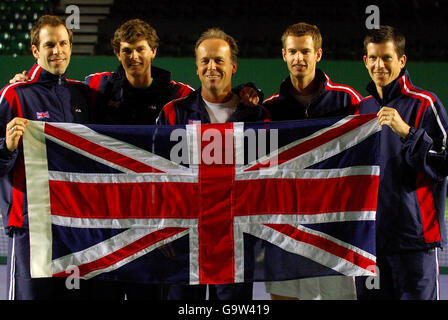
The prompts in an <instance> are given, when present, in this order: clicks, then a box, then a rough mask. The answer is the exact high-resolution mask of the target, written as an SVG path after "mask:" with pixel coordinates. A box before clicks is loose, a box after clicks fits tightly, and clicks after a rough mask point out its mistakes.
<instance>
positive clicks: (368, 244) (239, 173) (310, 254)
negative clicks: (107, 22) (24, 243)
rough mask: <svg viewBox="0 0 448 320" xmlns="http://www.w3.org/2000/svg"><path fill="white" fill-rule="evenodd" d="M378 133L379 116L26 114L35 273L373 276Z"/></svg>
mask: <svg viewBox="0 0 448 320" xmlns="http://www.w3.org/2000/svg"><path fill="white" fill-rule="evenodd" d="M379 130H380V126H379V125H378V123H377V120H376V117H375V115H361V116H349V117H345V118H328V119H316V120H303V121H293V122H263V123H252V124H247V123H246V124H244V123H224V124H191V125H185V126H100V125H87V126H86V125H79V124H67V123H45V122H37V121H36V122H31V123H30V125H29V127H28V129H27V131H26V134H25V136H24V155H25V164H26V174H27V176H26V181H27V197H28V210H29V226H30V248H31V274H32V276H33V277H51V276H53V277H66V276H69V275H70V274H71V273H70V272H69V271H67V270H73V266H75V267H76V268H78V270H79V276H80V277H82V278H85V279H88V278H92V277H98V278H104V279H118V280H125V281H140V282H171V283H190V284H198V283H201V284H206V283H207V284H223V283H233V282H251V281H265V280H266V281H271V280H287V279H294V278H304V277H313V276H323V275H351V276H359V275H374V266H375V241H374V235H375V234H374V232H375V231H374V229H375V228H374V223H375V213H376V202H377V192H378V183H379V162H378V161H379V160H378V145H379V134H378V132H379ZM251 139H252V140H251ZM253 139H255V140H253ZM266 145H268V147H266ZM252 146H256V150H255V152H254V150H253V149H251V147H252ZM272 146H274V147H272ZM263 149H266V152H264V153H263V152H261V153H260V150H263ZM254 154H255V157H254V156H253V155H254ZM176 157H178V158H179V159H181V160H182V159H183V161H177V160H176V161H174V160H173V159H174V158H176ZM210 159H211V160H213V161H210Z"/></svg>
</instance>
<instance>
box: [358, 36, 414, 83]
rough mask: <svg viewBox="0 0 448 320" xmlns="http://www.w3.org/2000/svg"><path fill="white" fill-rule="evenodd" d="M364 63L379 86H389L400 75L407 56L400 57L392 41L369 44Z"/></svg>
mask: <svg viewBox="0 0 448 320" xmlns="http://www.w3.org/2000/svg"><path fill="white" fill-rule="evenodd" d="M364 64H365V65H366V68H367V70H368V71H369V74H370V77H371V78H372V80H373V82H375V84H376V86H377V87H384V86H387V85H388V84H389V83H391V82H392V81H394V80H395V79H396V78H398V76H399V75H400V72H401V69H402V68H403V67H404V65H405V64H406V56H405V55H403V56H402V57H401V58H399V57H398V55H397V52H396V51H395V45H394V43H393V42H392V41H387V42H383V43H372V42H371V43H369V44H367V55H365V56H364Z"/></svg>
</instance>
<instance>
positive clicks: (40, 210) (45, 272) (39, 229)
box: [23, 121, 52, 278]
mask: <svg viewBox="0 0 448 320" xmlns="http://www.w3.org/2000/svg"><path fill="white" fill-rule="evenodd" d="M44 127H45V122H42V121H30V122H29V123H28V125H27V130H26V131H25V134H24V136H23V150H24V156H25V170H26V173H27V175H26V188H27V200H28V220H29V228H30V264H31V266H30V269H31V270H30V272H31V277H33V278H40V277H51V275H52V273H51V260H52V233H51V211H50V187H49V184H48V164H47V149H46V146H45V137H44Z"/></svg>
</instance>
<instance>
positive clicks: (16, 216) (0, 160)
mask: <svg viewBox="0 0 448 320" xmlns="http://www.w3.org/2000/svg"><path fill="white" fill-rule="evenodd" d="M72 42H73V34H72V32H71V30H70V29H67V28H66V26H65V24H64V22H63V21H62V20H61V19H60V18H58V17H56V16H50V15H45V16H42V17H41V18H40V19H39V20H38V21H37V22H36V24H35V25H34V27H33V29H32V30H31V45H32V46H31V49H32V54H33V56H34V58H35V59H36V64H35V65H34V66H33V67H32V68H31V69H30V71H29V72H28V76H29V78H30V81H28V82H18V83H14V84H11V85H8V86H6V87H5V88H3V90H2V91H1V92H0V126H1V129H0V131H1V132H2V136H1V138H0V183H1V185H0V186H1V187H0V193H1V196H0V209H1V212H2V217H3V224H4V226H5V228H6V229H7V232H8V234H9V236H10V241H9V250H8V269H9V270H8V272H7V274H8V288H7V289H8V293H7V296H8V299H11V300H12V299H17V300H23V299H25V300H28V299H72V298H81V294H82V293H83V292H84V291H83V290H69V289H67V288H66V286H65V279H62V278H59V279H55V278H54V279H53V278H50V279H48V278H42V279H32V278H31V275H30V261H29V259H30V257H29V230H28V208H27V198H26V188H25V167H24V160H23V149H22V145H21V138H22V136H23V134H24V132H25V129H26V125H27V123H28V121H29V120H41V121H49V122H75V123H86V122H87V121H88V115H89V104H88V91H89V90H90V89H89V88H88V87H87V86H86V85H84V84H83V83H81V82H79V81H76V80H71V79H68V78H66V77H65V71H66V69H67V67H68V65H69V63H70V56H71V51H72ZM81 286H82V285H81Z"/></svg>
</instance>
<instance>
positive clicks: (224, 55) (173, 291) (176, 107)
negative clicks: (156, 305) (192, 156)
mask: <svg viewBox="0 0 448 320" xmlns="http://www.w3.org/2000/svg"><path fill="white" fill-rule="evenodd" d="M195 53H196V73H197V75H198V76H199V79H200V81H201V85H202V86H201V88H199V89H198V90H197V91H195V92H193V93H191V94H190V95H189V96H188V97H184V98H180V99H177V100H174V101H171V102H170V103H168V104H167V105H166V106H165V107H164V108H163V109H162V112H161V113H160V116H159V119H158V120H157V123H158V124H162V125H176V124H189V123H223V122H236V121H241V122H255V121H264V120H267V119H268V114H267V112H266V111H265V109H263V108H262V107H261V106H253V107H248V106H246V105H244V104H242V103H241V101H240V98H239V96H238V95H237V94H235V93H234V92H233V91H232V76H233V74H234V73H235V72H236V70H237V54H238V46H237V44H236V42H235V40H234V39H233V38H232V37H231V36H229V35H228V34H226V33H225V32H223V31H222V30H220V29H209V30H207V31H206V32H204V33H203V34H202V35H201V37H200V38H199V39H198V41H197V42H196V47H195ZM187 254H188V253H187ZM206 288H207V286H206V285H170V287H169V292H168V299H170V300H182V299H190V300H205V298H206ZM209 299H210V300H252V283H234V284H221V285H209Z"/></svg>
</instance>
